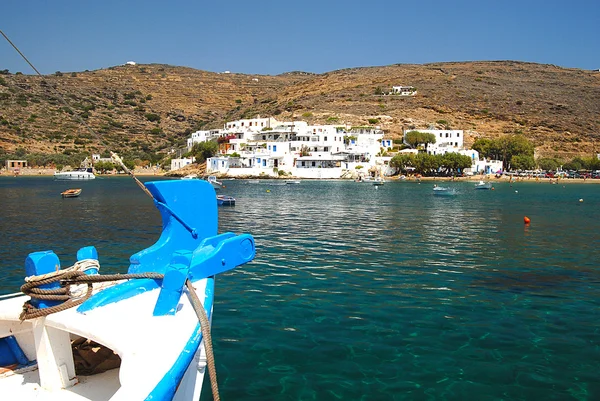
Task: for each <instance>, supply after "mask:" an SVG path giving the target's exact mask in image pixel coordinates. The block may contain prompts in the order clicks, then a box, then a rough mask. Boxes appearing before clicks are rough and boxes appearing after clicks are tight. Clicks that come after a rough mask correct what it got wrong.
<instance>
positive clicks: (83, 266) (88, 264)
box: [25, 259, 100, 283]
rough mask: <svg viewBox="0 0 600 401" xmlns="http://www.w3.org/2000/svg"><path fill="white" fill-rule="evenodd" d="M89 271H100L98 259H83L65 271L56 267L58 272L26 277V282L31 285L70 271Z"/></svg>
mask: <svg viewBox="0 0 600 401" xmlns="http://www.w3.org/2000/svg"><path fill="white" fill-rule="evenodd" d="M88 269H98V270H99V269H100V262H98V260H97V259H83V260H78V261H77V262H75V264H74V265H73V266H70V267H67V268H65V269H59V266H58V265H56V271H53V272H50V273H46V274H41V275H39V276H29V277H25V282H26V283H29V282H31V281H39V280H45V279H47V278H51V277H55V276H58V275H59V274H63V273H65V272H68V271H86V270H88Z"/></svg>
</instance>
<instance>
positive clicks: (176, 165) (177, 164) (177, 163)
mask: <svg viewBox="0 0 600 401" xmlns="http://www.w3.org/2000/svg"><path fill="white" fill-rule="evenodd" d="M193 162H194V159H190V158H183V159H171V171H174V170H179V169H180V168H182V167H185V166H187V165H188V164H192V163H193Z"/></svg>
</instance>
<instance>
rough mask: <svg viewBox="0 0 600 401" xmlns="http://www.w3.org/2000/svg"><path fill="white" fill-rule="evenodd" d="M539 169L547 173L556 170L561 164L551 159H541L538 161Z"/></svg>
mask: <svg viewBox="0 0 600 401" xmlns="http://www.w3.org/2000/svg"><path fill="white" fill-rule="evenodd" d="M537 165H538V166H539V168H541V169H542V170H545V171H550V170H556V169H558V167H559V166H560V162H559V161H558V160H556V159H553V158H550V157H540V158H539V159H538V160H537Z"/></svg>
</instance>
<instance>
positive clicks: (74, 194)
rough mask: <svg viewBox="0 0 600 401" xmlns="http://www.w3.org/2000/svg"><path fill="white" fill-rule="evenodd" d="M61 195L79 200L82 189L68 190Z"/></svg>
mask: <svg viewBox="0 0 600 401" xmlns="http://www.w3.org/2000/svg"><path fill="white" fill-rule="evenodd" d="M60 194H61V195H62V197H63V198H77V197H78V196H79V195H81V188H72V189H67V190H66V191H64V192H61V193H60Z"/></svg>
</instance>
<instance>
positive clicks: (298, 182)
mask: <svg viewBox="0 0 600 401" xmlns="http://www.w3.org/2000/svg"><path fill="white" fill-rule="evenodd" d="M285 183H286V185H294V184H300V180H286V181H285Z"/></svg>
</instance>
